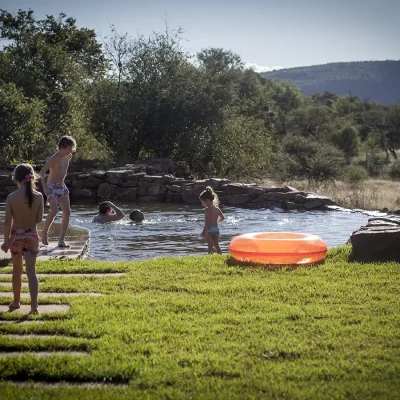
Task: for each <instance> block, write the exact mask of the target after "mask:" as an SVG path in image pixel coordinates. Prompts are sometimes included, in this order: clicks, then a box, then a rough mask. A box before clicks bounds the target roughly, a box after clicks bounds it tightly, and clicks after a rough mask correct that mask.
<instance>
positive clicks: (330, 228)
mask: <svg viewBox="0 0 400 400" xmlns="http://www.w3.org/2000/svg"><path fill="white" fill-rule="evenodd" d="M121 207H122V209H123V210H124V212H125V213H126V214H127V215H128V214H129V213H130V211H131V210H132V209H135V208H137V205H134V204H131V205H130V204H125V205H122V206H121ZM141 211H142V212H143V213H144V214H145V217H146V219H145V220H144V221H143V223H140V224H136V223H134V222H132V221H130V220H129V218H128V217H126V218H125V219H124V220H122V221H119V222H117V223H113V224H96V223H93V222H92V219H93V217H94V215H96V212H97V207H96V206H95V205H83V206H82V205H80V206H78V205H73V206H72V215H71V223H72V224H76V225H80V226H84V227H86V228H88V229H90V232H91V243H90V257H91V258H93V259H102V260H110V261H117V260H139V259H149V258H154V257H161V256H166V257H168V256H172V255H174V256H184V255H193V254H199V255H202V254H205V253H206V251H207V245H206V242H205V241H204V240H201V239H200V237H199V236H200V233H201V231H202V229H203V223H204V222H203V221H204V210H203V208H201V207H200V206H188V205H168V204H148V205H143V206H142V208H141ZM223 212H224V215H225V220H224V221H223V222H222V223H221V226H220V228H221V237H220V243H221V247H222V249H223V251H225V252H226V251H227V248H228V245H229V242H230V240H231V239H232V238H233V237H234V236H236V235H240V234H243V233H246V232H264V231H272V232H279V231H284V232H303V233H311V234H315V235H318V236H320V237H322V238H323V239H324V240H325V241H326V242H327V243H328V247H329V248H331V247H334V246H338V245H340V244H344V243H346V242H347V240H348V239H349V237H350V235H351V233H352V232H353V231H355V230H357V229H358V228H359V227H360V226H362V225H365V224H366V222H367V220H368V218H369V216H368V215H366V214H362V213H355V212H352V211H351V210H343V211H332V212H322V211H310V212H291V213H284V212H281V211H279V210H270V209H261V210H249V209H241V208H235V207H224V208H223Z"/></svg>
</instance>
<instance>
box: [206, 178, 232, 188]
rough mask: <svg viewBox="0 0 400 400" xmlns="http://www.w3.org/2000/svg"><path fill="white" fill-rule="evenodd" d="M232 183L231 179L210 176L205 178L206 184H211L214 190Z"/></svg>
mask: <svg viewBox="0 0 400 400" xmlns="http://www.w3.org/2000/svg"><path fill="white" fill-rule="evenodd" d="M229 183H231V181H230V180H229V179H219V178H210V179H206V180H205V184H206V186H211V187H212V188H213V189H214V190H216V189H219V188H220V187H221V186H222V185H227V184H229Z"/></svg>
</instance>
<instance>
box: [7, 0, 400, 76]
mask: <svg viewBox="0 0 400 400" xmlns="http://www.w3.org/2000/svg"><path fill="white" fill-rule="evenodd" d="M0 9H3V10H7V11H8V12H11V13H12V14H15V13H16V12H17V11H18V9H22V10H28V9H32V10H33V11H34V12H35V16H36V18H37V19H42V18H45V16H46V15H54V16H56V15H58V14H59V13H60V12H64V13H66V14H67V16H69V17H73V18H75V19H76V20H77V25H78V26H79V27H86V28H91V29H94V30H95V31H96V32H97V33H98V34H99V35H101V36H102V37H104V36H106V35H107V34H108V33H109V32H110V24H113V25H114V26H115V27H116V29H117V31H118V32H119V33H125V32H127V33H128V34H129V35H130V36H133V37H135V36H137V35H138V34H142V35H145V36H147V35H150V34H151V33H152V32H153V31H157V32H161V31H163V30H164V29H165V22H166V21H167V22H168V26H169V27H170V28H171V29H177V28H179V27H181V28H182V29H183V31H184V33H183V38H184V41H183V42H182V45H183V47H184V48H185V49H186V50H188V51H189V52H191V53H193V54H196V53H197V52H199V51H200V50H201V49H204V48H208V47H221V48H224V49H226V50H231V51H233V52H234V53H236V54H238V55H239V56H240V57H241V58H242V61H244V62H245V63H246V65H247V66H251V67H253V68H254V69H255V70H256V71H257V72H262V71H268V70H271V69H274V68H292V67H300V66H309V65H318V64H326V63H330V62H342V61H369V60H399V59H400V22H399V21H400V0H197V1H194V0H107V1H105V0H0Z"/></svg>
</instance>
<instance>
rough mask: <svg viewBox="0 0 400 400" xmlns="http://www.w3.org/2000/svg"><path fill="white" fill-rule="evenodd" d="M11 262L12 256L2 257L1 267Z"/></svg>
mask: <svg viewBox="0 0 400 400" xmlns="http://www.w3.org/2000/svg"><path fill="white" fill-rule="evenodd" d="M10 262H11V258H2V259H0V268H4V267H8V266H9V264H10Z"/></svg>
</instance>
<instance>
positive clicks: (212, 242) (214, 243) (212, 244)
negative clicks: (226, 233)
mask: <svg viewBox="0 0 400 400" xmlns="http://www.w3.org/2000/svg"><path fill="white" fill-rule="evenodd" d="M205 237H206V241H207V246H208V254H213V253H214V248H215V250H217V253H218V254H222V251H221V247H219V240H218V236H212V235H211V234H210V233H208V232H206V235H205Z"/></svg>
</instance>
